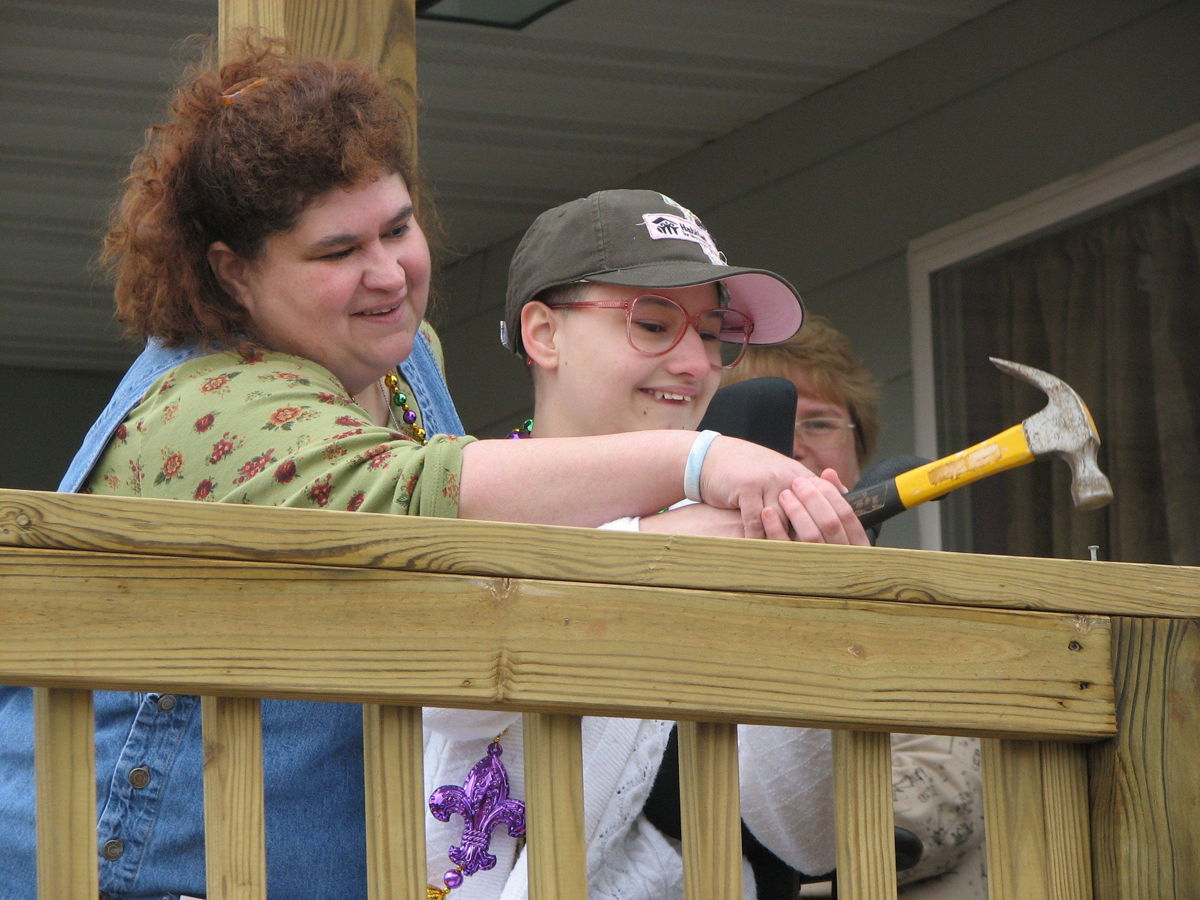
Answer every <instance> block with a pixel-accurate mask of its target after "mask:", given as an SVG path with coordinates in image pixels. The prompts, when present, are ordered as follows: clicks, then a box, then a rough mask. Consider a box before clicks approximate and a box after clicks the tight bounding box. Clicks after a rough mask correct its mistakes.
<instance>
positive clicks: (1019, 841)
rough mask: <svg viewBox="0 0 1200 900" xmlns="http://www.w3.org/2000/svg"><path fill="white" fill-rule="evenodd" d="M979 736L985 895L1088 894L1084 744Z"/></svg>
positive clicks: (1058, 897)
mask: <svg viewBox="0 0 1200 900" xmlns="http://www.w3.org/2000/svg"><path fill="white" fill-rule="evenodd" d="M982 744H983V790H984V822H985V824H986V826H987V855H988V895H989V896H990V897H992V898H1014V900H1018V898H1019V900H1039V898H1046V900H1051V898H1053V900H1085V898H1090V897H1091V896H1092V879H1091V840H1090V836H1089V833H1088V788H1087V748H1086V747H1083V746H1077V745H1071V744H1049V743H1043V742H1041V741H1006V740H994V739H989V740H985V741H983V742H982Z"/></svg>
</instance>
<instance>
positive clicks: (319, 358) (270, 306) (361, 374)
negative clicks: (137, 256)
mask: <svg viewBox="0 0 1200 900" xmlns="http://www.w3.org/2000/svg"><path fill="white" fill-rule="evenodd" d="M209 259H210V262H211V264H212V266H213V269H214V271H215V272H216V273H217V276H218V278H219V279H220V281H221V283H222V285H223V286H224V287H225V288H226V290H228V291H229V292H230V293H231V294H232V295H233V296H234V297H235V298H236V299H237V301H238V302H239V303H241V304H242V306H244V307H245V308H246V310H247V311H248V312H249V314H250V317H251V318H252V319H253V321H254V327H255V334H254V335H253V336H254V337H255V339H256V340H258V341H260V342H261V343H263V344H264V345H265V346H266V347H268V348H270V349H272V350H279V351H282V352H285V353H291V354H295V355H297V356H303V357H305V358H307V359H310V360H312V361H314V362H317V363H320V364H321V365H323V366H325V367H326V368H327V369H329V371H331V372H332V373H333V374H334V375H336V376H337V377H338V379H339V380H340V381H341V382H342V384H343V385H344V386H345V387H346V389H347V391H349V392H350V393H351V394H355V393H358V392H359V391H361V390H362V389H363V388H365V387H367V386H368V385H369V384H370V383H371V382H372V381H374V380H375V379H377V378H379V377H381V376H382V375H383V374H384V373H385V372H388V371H391V370H392V369H393V368H394V367H395V366H396V365H397V364H398V363H400V362H401V361H403V360H404V359H405V358H406V357H407V356H408V354H409V352H410V351H411V350H412V345H413V338H414V336H415V334H416V330H417V327H418V326H419V325H420V323H421V319H422V317H423V316H424V315H425V307H426V305H427V304H428V301H429V277H430V260H429V246H428V244H427V243H426V241H425V235H424V234H423V233H422V231H421V228H420V226H419V225H418V224H417V221H416V219H415V218H414V216H413V204H412V199H411V198H410V197H409V193H408V188H407V187H406V185H405V184H404V180H403V179H402V178H401V177H400V176H399V175H396V174H393V175H388V176H384V177H380V178H378V179H375V180H371V181H366V182H363V183H359V184H356V185H353V186H351V187H348V188H334V189H332V190H330V191H327V192H326V193H324V194H321V195H320V196H318V197H317V198H316V199H315V200H313V201H312V202H311V203H310V204H309V205H308V207H307V208H306V209H305V210H304V212H303V213H302V214H301V215H300V218H299V220H298V221H297V222H296V224H295V226H294V227H293V228H291V229H290V230H288V231H285V232H282V233H279V234H273V235H271V236H270V237H268V238H267V239H266V241H265V243H264V247H263V251H262V253H261V254H259V256H258V257H256V258H255V259H252V260H245V259H242V258H241V257H238V256H237V255H236V254H234V253H233V251H231V250H229V249H228V248H227V247H225V246H224V245H223V244H214V245H213V247H212V248H210V251H209Z"/></svg>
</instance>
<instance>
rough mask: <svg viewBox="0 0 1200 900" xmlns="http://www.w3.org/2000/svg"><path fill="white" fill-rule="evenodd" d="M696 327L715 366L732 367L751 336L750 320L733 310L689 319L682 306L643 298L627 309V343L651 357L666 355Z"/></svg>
mask: <svg viewBox="0 0 1200 900" xmlns="http://www.w3.org/2000/svg"><path fill="white" fill-rule="evenodd" d="M693 324H694V325H695V327H696V331H697V332H698V333H699V335H700V338H701V339H702V340H703V341H704V348H705V351H706V352H707V353H708V358H709V361H710V362H711V363H712V364H713V365H715V366H721V367H728V366H732V365H733V364H734V363H736V362H737V361H738V360H739V359H741V357H742V353H743V351H744V350H745V348H746V341H747V340H749V337H750V334H749V332H750V328H749V326H750V319H749V317H748V316H746V315H745V314H744V313H741V312H739V311H738V310H736V309H712V310H709V311H707V312H705V313H702V314H700V315H698V316H696V317H695V318H694V319H693V318H691V317H689V316H688V314H687V312H686V311H685V310H684V309H683V307H681V306H679V305H678V304H677V303H674V302H672V301H671V300H668V299H667V298H666V297H655V296H644V297H638V298H637V299H636V300H634V301H633V304H632V306H631V307H630V308H629V342H630V343H631V344H632V345H633V346H634V348H635V349H637V350H640V351H641V352H643V353H647V354H649V355H651V356H657V355H659V354H663V353H666V352H667V351H668V350H670V349H671V348H672V347H674V346H675V345H676V344H677V343H678V342H679V341H680V340H681V339H682V336H683V332H684V329H686V328H687V327H688V326H689V325H693Z"/></svg>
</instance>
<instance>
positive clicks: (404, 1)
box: [217, 0, 417, 158]
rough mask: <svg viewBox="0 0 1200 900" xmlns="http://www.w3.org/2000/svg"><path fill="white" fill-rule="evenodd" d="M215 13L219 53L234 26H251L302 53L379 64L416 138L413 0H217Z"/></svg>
mask: <svg viewBox="0 0 1200 900" xmlns="http://www.w3.org/2000/svg"><path fill="white" fill-rule="evenodd" d="M217 13H218V24H217V32H218V39H219V46H220V52H221V55H222V57H223V56H224V55H225V54H226V52H227V51H228V48H229V43H230V39H231V38H232V37H233V35H234V33H235V32H236V31H237V30H238V29H239V28H247V27H254V28H259V29H261V30H262V31H263V32H265V33H266V34H268V35H271V36H274V37H281V38H284V39H286V40H287V41H289V42H290V43H291V45H292V48H293V49H294V50H295V51H296V53H297V54H300V55H302V56H319V57H326V58H329V59H356V60H358V61H359V62H363V63H366V64H367V65H369V66H371V67H373V68H375V69H378V70H379V71H380V72H382V73H383V74H384V75H385V76H387V79H388V83H389V84H390V85H391V87H392V90H393V91H394V92H395V94H396V98H397V99H398V100H399V101H400V104H401V105H402V106H403V107H404V109H405V110H406V111H407V113H408V120H409V124H410V125H411V127H412V134H413V140H414V142H415V141H416V134H417V128H416V124H417V25H416V22H417V18H416V0H353V2H345V0H341V2H338V0H218V3H217ZM413 155H414V158H415V156H416V148H415V147H414V153H413Z"/></svg>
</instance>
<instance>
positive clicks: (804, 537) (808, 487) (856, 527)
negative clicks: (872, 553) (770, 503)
mask: <svg viewBox="0 0 1200 900" xmlns="http://www.w3.org/2000/svg"><path fill="white" fill-rule="evenodd" d="M830 474H831V475H832V478H828V477H826V476H827V475H830ZM840 485H841V482H840V481H839V480H838V478H837V474H836V473H834V472H833V470H832V469H827V470H825V472H823V473H822V475H821V477H819V478H804V477H801V478H797V479H796V480H795V481H793V482H792V486H791V487H790V488H789V489H787V490H785V491H783V493H781V494H780V495H779V506H780V508H781V509H782V510H783V512H784V515H786V516H787V519H788V522H789V523H790V524H791V528H792V534H793V535H794V538H795V540H798V541H808V542H810V543H826V544H853V545H855V546H862V547H865V546H869V545H870V541H869V540H868V539H867V534H866V532H865V531H864V530H863V527H862V523H860V522H859V521H858V517H857V516H856V515H854V510H852V509H851V508H850V504H848V503H847V502H846V501H845V499H844V498H843V497H842V491H841V488H840Z"/></svg>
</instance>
